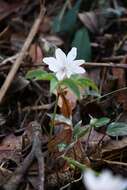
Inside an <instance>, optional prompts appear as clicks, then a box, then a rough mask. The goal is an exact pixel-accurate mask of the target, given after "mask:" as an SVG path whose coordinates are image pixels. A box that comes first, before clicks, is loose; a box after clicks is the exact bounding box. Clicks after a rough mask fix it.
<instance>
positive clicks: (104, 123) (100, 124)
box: [95, 117, 110, 128]
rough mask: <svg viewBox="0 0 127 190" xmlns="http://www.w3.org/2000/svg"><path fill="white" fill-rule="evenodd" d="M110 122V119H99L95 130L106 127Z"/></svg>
mask: <svg viewBox="0 0 127 190" xmlns="http://www.w3.org/2000/svg"><path fill="white" fill-rule="evenodd" d="M109 122H110V119H109V118H108V117H101V118H100V119H97V121H96V122H95V128H99V127H102V126H105V125H107V124H108V123H109Z"/></svg>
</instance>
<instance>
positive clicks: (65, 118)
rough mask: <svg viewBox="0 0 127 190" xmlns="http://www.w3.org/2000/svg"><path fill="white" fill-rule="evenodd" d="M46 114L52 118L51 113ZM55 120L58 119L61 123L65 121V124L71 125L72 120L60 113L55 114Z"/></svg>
mask: <svg viewBox="0 0 127 190" xmlns="http://www.w3.org/2000/svg"><path fill="white" fill-rule="evenodd" d="M48 116H49V117H50V118H51V119H53V117H54V115H53V114H48ZM54 119H55V121H59V122H61V123H65V124H67V125H70V126H72V121H71V120H70V119H69V118H67V117H64V116H63V115H60V114H55V118H54Z"/></svg>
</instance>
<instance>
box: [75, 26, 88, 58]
mask: <svg viewBox="0 0 127 190" xmlns="http://www.w3.org/2000/svg"><path fill="white" fill-rule="evenodd" d="M72 47H77V50H78V53H77V55H78V59H84V60H86V61H91V45H90V39H89V34H88V31H87V29H86V28H81V29H79V30H78V31H77V32H76V33H75V36H74V39H73V42H72Z"/></svg>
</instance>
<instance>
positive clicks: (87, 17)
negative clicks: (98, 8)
mask: <svg viewBox="0 0 127 190" xmlns="http://www.w3.org/2000/svg"><path fill="white" fill-rule="evenodd" d="M78 17H79V19H80V20H81V22H82V23H83V24H84V25H85V26H86V27H87V28H88V29H89V30H90V31H91V32H93V33H95V32H98V20H97V16H96V14H95V12H93V11H91V12H83V13H79V14H78Z"/></svg>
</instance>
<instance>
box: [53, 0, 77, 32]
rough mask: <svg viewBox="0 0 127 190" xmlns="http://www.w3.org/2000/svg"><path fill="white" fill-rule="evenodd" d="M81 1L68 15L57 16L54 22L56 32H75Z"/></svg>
mask: <svg viewBox="0 0 127 190" xmlns="http://www.w3.org/2000/svg"><path fill="white" fill-rule="evenodd" d="M80 4H81V0H78V1H77V2H76V4H75V6H74V7H72V8H71V9H69V10H68V11H67V13H65V14H63V13H62V16H61V13H60V14H59V15H57V16H56V18H55V19H54V22H53V31H54V32H69V31H73V29H74V28H75V25H76V20H77V13H78V11H79V8H80Z"/></svg>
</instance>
